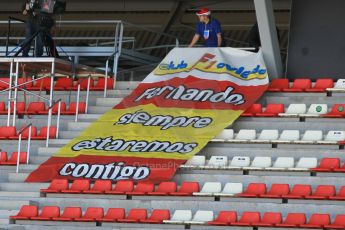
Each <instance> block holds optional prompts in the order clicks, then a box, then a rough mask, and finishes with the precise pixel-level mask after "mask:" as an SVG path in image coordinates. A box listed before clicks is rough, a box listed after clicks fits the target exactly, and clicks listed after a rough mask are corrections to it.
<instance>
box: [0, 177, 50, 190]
mask: <svg viewBox="0 0 345 230" xmlns="http://www.w3.org/2000/svg"><path fill="white" fill-rule="evenodd" d="M28 175H29V173H27V174H26V175H25V176H24V174H22V175H20V176H17V177H18V179H21V180H22V181H21V182H16V181H15V180H13V179H11V178H13V177H12V175H9V180H10V182H7V183H0V191H1V192H4V191H7V192H9V191H13V192H36V193H37V192H39V191H40V189H41V188H47V187H48V186H49V183H25V182H24V180H25V179H26V177H27V176H28ZM19 177H21V178H19Z"/></svg>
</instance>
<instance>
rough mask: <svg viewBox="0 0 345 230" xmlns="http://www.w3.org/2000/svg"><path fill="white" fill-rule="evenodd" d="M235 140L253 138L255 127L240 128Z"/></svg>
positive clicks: (254, 136) (254, 137)
mask: <svg viewBox="0 0 345 230" xmlns="http://www.w3.org/2000/svg"><path fill="white" fill-rule="evenodd" d="M235 139H236V140H255V139H256V130H255V129H241V130H240V131H239V132H238V134H237V135H236V138H235Z"/></svg>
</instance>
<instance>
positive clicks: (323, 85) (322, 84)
mask: <svg viewBox="0 0 345 230" xmlns="http://www.w3.org/2000/svg"><path fill="white" fill-rule="evenodd" d="M333 87H334V82H333V79H331V78H325V79H317V80H316V82H315V85H314V87H313V88H314V89H327V88H333Z"/></svg>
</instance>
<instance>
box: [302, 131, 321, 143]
mask: <svg viewBox="0 0 345 230" xmlns="http://www.w3.org/2000/svg"><path fill="white" fill-rule="evenodd" d="M322 139H323V134H322V131H321V130H307V131H305V133H304V134H303V137H302V141H321V140H322Z"/></svg>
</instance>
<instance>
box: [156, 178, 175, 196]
mask: <svg viewBox="0 0 345 230" xmlns="http://www.w3.org/2000/svg"><path fill="white" fill-rule="evenodd" d="M175 191H176V182H173V181H168V182H161V183H160V184H159V185H158V187H157V189H156V192H165V193H169V192H175Z"/></svg>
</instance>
